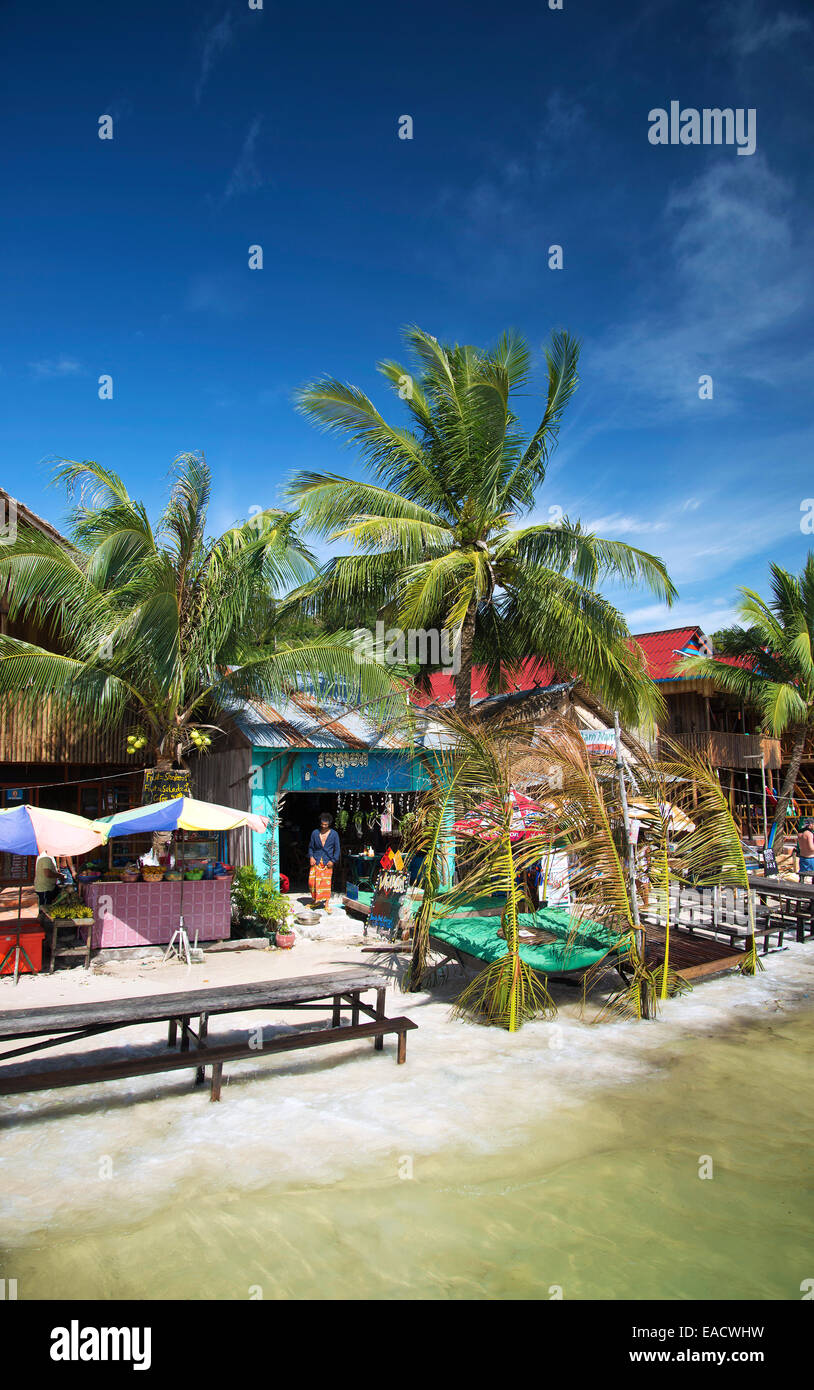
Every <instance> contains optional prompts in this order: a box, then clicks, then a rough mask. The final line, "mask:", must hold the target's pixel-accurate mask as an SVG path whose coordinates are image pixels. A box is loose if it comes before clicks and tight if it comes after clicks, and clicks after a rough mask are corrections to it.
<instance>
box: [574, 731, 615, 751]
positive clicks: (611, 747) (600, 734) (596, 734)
mask: <svg viewBox="0 0 814 1390" xmlns="http://www.w3.org/2000/svg"><path fill="white" fill-rule="evenodd" d="M580 733H581V734H582V738H583V742H584V743H585V746H586V747H587V749H588V752H589V753H590V755H591V756H592V757H593V756H594V755H595V754H596V755H598V756H600V755H601V756H605V757H615V756H616V734H615V733H614V731H613V729H580Z"/></svg>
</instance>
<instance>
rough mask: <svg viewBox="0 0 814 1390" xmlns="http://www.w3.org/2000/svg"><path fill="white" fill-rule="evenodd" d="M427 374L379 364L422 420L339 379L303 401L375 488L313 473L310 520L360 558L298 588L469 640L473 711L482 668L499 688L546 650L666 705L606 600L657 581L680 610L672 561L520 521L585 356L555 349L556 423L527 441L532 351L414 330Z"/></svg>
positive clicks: (551, 384) (634, 699)
mask: <svg viewBox="0 0 814 1390" xmlns="http://www.w3.org/2000/svg"><path fill="white" fill-rule="evenodd" d="M405 337H406V342H407V345H408V347H409V348H410V349H411V351H412V353H413V356H414V358H415V362H416V365H415V367H413V368H412V369H410V370H408V369H407V368H406V367H404V366H402V365H400V364H399V363H397V362H390V361H387V362H382V363H380V364H379V371H380V372H381V373H382V375H383V376H384V377H385V379H386V380H387V381H388V382H389V383H390V385H391V386H392V387H393V389H394V390H395V391H396V393H397V395H398V396H399V398H400V399H402V400H403V401H404V403H405V406H406V408H407V411H408V412H409V416H410V421H409V425H408V427H402V426H396V425H391V424H388V422H387V421H386V420H385V419H384V418H383V417H382V416H381V415H380V413H379V411H378V410H377V409H376V407H375V406H374V405H373V403H372V402H371V401H370V400H369V399H368V397H367V396H366V395H365V394H364V392H362V391H360V390H359V389H358V388H356V387H355V386H351V385H348V384H346V383H344V382H342V381H338V380H336V379H334V378H330V377H328V378H325V379H323V380H320V381H318V382H315V383H313V384H311V385H308V386H306V387H304V388H303V389H302V390H301V391H300V392H299V393H298V401H297V403H298V408H299V410H300V411H301V412H302V413H303V414H305V415H306V416H307V417H308V418H309V419H311V420H312V421H313V422H315V423H316V424H317V425H319V426H321V427H322V428H324V429H326V430H329V431H332V432H335V433H337V434H340V435H342V436H344V437H345V439H346V440H347V441H348V442H349V443H351V444H354V445H356V446H357V448H358V449H359V451H360V453H361V455H362V457H363V458H364V460H365V461H366V462H367V463H368V464H369V465H370V467H371V469H372V472H373V475H374V478H373V481H363V482H360V481H357V480H355V479H349V478H343V477H338V476H336V475H335V474H321V473H311V472H303V473H300V474H299V475H298V476H297V478H296V479H295V480H294V482H293V483H292V485H291V492H290V495H291V497H292V498H293V499H294V501H295V502H296V505H297V506H298V507H300V508H301V510H302V514H303V517H304V520H305V521H306V522H307V523H308V524H309V525H310V526H311V527H312V528H313V529H314V530H315V531H317V532H319V533H321V534H322V535H325V536H328V537H329V538H330V539H331V540H332V541H350V542H351V543H352V545H353V547H354V551H355V553H354V554H352V555H343V556H340V557H338V558H336V559H334V560H333V561H331V562H330V563H329V564H328V565H327V567H326V569H325V571H324V573H323V575H322V576H320V578H319V579H318V580H317V581H316V582H314V583H312V584H310V585H308V586H306V587H305V588H304V589H303V590H302V591H301V592H300V594H299V596H298V597H299V599H300V600H301V601H305V602H308V603H310V604H311V605H312V608H313V609H318V607H319V604H320V603H322V602H325V601H329V600H333V601H336V600H339V601H340V602H342V603H343V604H344V605H346V606H350V607H353V606H354V605H356V604H359V603H362V602H363V603H369V602H370V601H371V599H375V601H376V602H377V603H378V604H380V605H381V611H382V613H383V614H384V615H386V616H388V617H392V619H393V620H394V621H395V622H396V623H397V624H398V625H399V626H400V627H401V629H403V630H405V629H406V630H408V631H409V630H410V629H412V630H414V631H416V630H418V631H420V630H423V631H425V632H432V631H434V632H439V631H441V630H446V631H447V632H448V633H453V634H455V635H456V636H457V638H458V639H459V641H460V648H459V650H460V670H459V672H458V675H457V679H456V697H455V703H456V709H457V711H458V713H459V714H461V715H465V714H466V713H467V711H468V710H469V706H470V701H471V690H472V668H473V664H474V663H475V662H481V663H483V664H484V665H485V666H486V667H487V669H488V674H489V680H490V687H491V688H493V689H494V688H497V687H498V685H499V682H500V678H501V668H504V670H505V669H506V668H511V667H512V666H516V664H517V663H518V662H519V661H521V660H522V659H523V658H525V657H539V658H541V659H545V660H547V661H549V662H551V663H553V664H554V665H555V666H556V667H557V668H558V669H559V670H561V671H563V672H568V673H573V672H578V673H579V675H580V677H581V678H582V679H583V680H584V681H585V682H586V683H587V684H588V685H589V686H590V687H591V688H592V689H593V690H594V691H595V693H596V694H597V695H598V696H600V697H601V698H603V699H604V700H605V702H606V703H607V704H608V705H609V706H611V707H612V708H618V709H619V710H620V711H621V712H622V713H623V714H624V715H625V716H626V717H628V718H630V719H631V720H634V721H635V720H638V719H639V718H640V717H641V716H642V715H644V716H645V717H646V716H647V714H648V713H649V714H652V713H653V712H654V711H655V710H657V709H658V705H659V697H658V694H657V692H656V690H655V688H654V687H653V685H652V683H651V682H650V681H649V680H648V679H647V678H646V676H645V674H644V671H643V668H642V666H641V664H640V662H639V660H638V658H637V656H636V655H634V652H633V650H632V649H631V645H630V634H629V632H628V629H627V626H626V624H625V622H624V619H623V617H622V615H621V614H620V613H619V612H618V611H617V610H616V609H615V608H614V607H613V606H612V605H611V604H610V603H608V602H607V601H606V600H605V599H604V598H602V597H601V595H600V594H599V593H598V592H597V588H596V585H597V582H598V581H599V580H600V579H601V578H603V577H613V578H614V579H616V580H620V581H622V582H624V583H631V584H632V583H639V582H641V583H644V584H646V585H647V586H648V587H649V588H650V589H651V590H652V591H653V592H654V593H655V594H657V595H658V597H659V598H661V599H663V600H664V601H665V602H666V603H668V604H669V603H670V602H672V599H673V598H674V596H675V590H674V588H673V585H672V583H671V582H670V579H669V577H668V575H667V572H666V569H665V567H664V564H663V562H662V561H661V560H659V559H658V558H656V557H655V556H653V555H649V554H647V553H646V552H644V551H641V550H638V549H635V548H634V547H632V546H629V545H625V544H623V543H621V542H619V541H611V540H603V539H601V538H600V537H597V536H595V535H592V534H591V533H589V532H587V531H585V530H583V529H582V527H581V525H580V523H579V522H574V523H572V522H571V521H569V519H568V518H567V517H565V518H563V519H562V520H557V521H546V522H534V521H531V522H529V523H528V524H525V525H520V526H516V525H514V523H516V522H517V521H518V520H519V519H521V518H523V517H524V516H526V514H528V513H529V512H530V511H531V510H532V508H533V506H534V504H535V502H536V500H537V493H538V489H539V487H540V485H541V483H542V482H543V480H544V478H545V474H546V467H547V464H548V460H549V458H550V455H551V452H552V450H553V448H554V446H555V444H556V442H557V436H558V433H559V429H560V425H561V422H562V419H563V415H564V412H565V408H566V406H567V404H568V401H569V400H570V398H571V396H572V395H573V393H574V390H575V389H576V385H577V359H578V353H579V348H578V344H577V343H576V341H575V340H574V339H573V338H571V337H569V336H568V334H566V333H556V334H554V336H553V338H552V341H551V345H550V347H549V348H548V349H547V351H546V363H547V370H548V389H547V399H546V404H545V410H544V412H543V416H542V419H541V420H540V423H539V424H538V426H537V428H536V429H535V430H534V432H533V434H532V435H531V438H530V439H528V440H527V441H524V439H523V437H522V435H521V431H520V427H519V421H518V417H517V415H516V414H515V411H514V407H513V402H514V399H515V397H516V395H517V394H518V393H519V392H520V391H521V390H522V388H523V386H524V385H525V383H526V382H527V380H528V376H529V370H530V352H529V348H528V345H527V344H526V342H525V341H524V340H523V339H522V338H520V337H518V336H516V335H514V334H504V336H503V337H502V338H501V339H500V341H499V343H498V344H497V346H496V347H495V348H493V349H491V350H487V351H483V350H480V349H477V348H474V347H467V346H457V345H456V346H443V345H441V344H440V343H439V342H438V341H437V340H436V339H435V338H433V337H432V336H431V335H430V334H428V333H424V332H422V330H421V329H419V328H410V329H409V330H408V331H407V332H406V335H405Z"/></svg>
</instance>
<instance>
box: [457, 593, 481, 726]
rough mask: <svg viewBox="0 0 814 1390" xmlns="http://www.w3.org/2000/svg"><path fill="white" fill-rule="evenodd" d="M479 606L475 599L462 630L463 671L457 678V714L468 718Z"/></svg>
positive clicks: (467, 612) (468, 609)
mask: <svg viewBox="0 0 814 1390" xmlns="http://www.w3.org/2000/svg"><path fill="white" fill-rule="evenodd" d="M477 609H478V605H477V603H476V602H475V600H474V599H473V600H472V602H471V603H470V605H469V607H468V608H467V610H466V617H465V618H464V621H463V626H462V628H461V637H460V642H461V669H460V670H459V672H458V674H457V676H456V677H455V713H456V714H457V715H459V716H466V715H467V714H468V713H469V707H470V705H471V703H472V667H473V665H474V660H475V618H476V615H477Z"/></svg>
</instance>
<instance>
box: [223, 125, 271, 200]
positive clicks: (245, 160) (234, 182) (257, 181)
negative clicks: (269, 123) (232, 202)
mask: <svg viewBox="0 0 814 1390" xmlns="http://www.w3.org/2000/svg"><path fill="white" fill-rule="evenodd" d="M261 125H262V118H261V117H260V116H255V118H254V120H253V121H252V123H251V125H250V126H249V129H248V131H247V132H246V138H245V140H244V141H243V146H242V148H241V151H240V154H239V156H238V159H237V163H236V164H235V167H234V168H233V170H232V172H231V174H230V175H229V182H228V183H227V185H226V188H225V190H224V194H223V198H224V202H228V200H229V199H230V198H234V197H236V196H237V194H239V193H250V192H251V191H252V190H253V189H255V188H260V187H261V186H262V183H263V176H262V174H261V173H260V170H259V169H258V167H257V164H256V161H255V157H254V151H255V145H256V144H257V137H258V135H259V134H260V126H261Z"/></svg>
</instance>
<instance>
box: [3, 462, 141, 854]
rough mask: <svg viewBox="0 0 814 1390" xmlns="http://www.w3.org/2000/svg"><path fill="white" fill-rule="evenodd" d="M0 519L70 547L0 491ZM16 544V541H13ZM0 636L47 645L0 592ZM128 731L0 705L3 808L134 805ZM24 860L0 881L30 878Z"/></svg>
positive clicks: (136, 764)
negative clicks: (16, 617)
mask: <svg viewBox="0 0 814 1390" xmlns="http://www.w3.org/2000/svg"><path fill="white" fill-rule="evenodd" d="M0 513H1V514H2V515H1V516H0V520H4V522H5V523H6V525H7V522H8V519H9V518H12V519H13V524H14V526H15V527H16V529H17V531H18V532H19V530H20V528H28V529H30V530H33V531H39V532H41V533H42V534H44V535H46V536H48V538H49V539H50V540H53V541H56V543H57V544H59V545H65V546H68V545H70V542H69V541H68V540H67V538H66V537H65V536H63V535H61V534H60V532H59V531H57V530H56V528H55V527H53V526H52V525H51V524H50V522H48V521H45V520H44V519H43V518H42V517H39V516H37V515H36V513H34V512H32V511H31V510H30V509H29V508H28V507H26V506H25V505H24V503H22V502H19V501H17V500H16V499H15V498H13V497H10V495H9V494H8V493H7V492H5V491H4V490H3V489H2V488H0ZM12 539H13V536H12ZM0 632H2V633H7V634H9V636H12V637H18V638H21V639H22V640H24V641H27V642H34V643H38V644H39V643H41V644H42V645H44V646H46V645H47V646H48V647H50V646H51V645H52V642H51V638H50V637H48V636H46V634H44V633H42V632H40V631H38V630H37V628H36V625H35V624H34V623H32V622H31V621H24V622H19V621H14V620H12V619H11V618H10V616H9V593H8V590H7V589H6V590H5V591H4V592H2V593H0ZM126 739H127V731H126V727H124V726H122V727H120V728H117V729H112V730H98V729H93V728H89V727H88V726H87V724H85V723H83V721H82V720H80V719H79V718H74V717H73V716H72V715H71V714H70V713H69V712H66V711H65V710H64V709H61V708H57V707H56V706H55V705H54V703H53V702H52V701H51V700H42V701H40V702H39V703H38V704H37V706H36V707H35V708H33V709H31V708H29V709H26V708H24V707H21V706H20V703H19V701H17V700H14V699H7V700H5V701H0V805H2V806H17V805H20V804H23V803H26V802H30V803H31V804H32V805H35V806H36V805H39V806H47V807H49V808H51V809H53V810H57V811H73V812H75V813H77V814H78V815H83V816H88V817H89V818H93V817H95V816H101V815H110V814H112V813H113V812H114V811H122V810H126V809H127V808H128V807H129V806H131V805H138V803H139V801H140V800H141V786H142V774H143V766H142V765H141V764H140V761H139V758H138V755H137V756H136V757H133V756H129V755H128V754H127V752H126ZM27 869H28V866H27V865H26V864H25V861H23V862H21V863H18V862H12V858H11V856H8V855H0V879H2V878H5V879H6V880H11V881H13V880H14V879H15V877H17V876H20V875H22V874H25V873H27Z"/></svg>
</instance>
